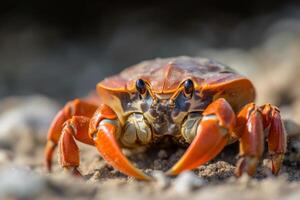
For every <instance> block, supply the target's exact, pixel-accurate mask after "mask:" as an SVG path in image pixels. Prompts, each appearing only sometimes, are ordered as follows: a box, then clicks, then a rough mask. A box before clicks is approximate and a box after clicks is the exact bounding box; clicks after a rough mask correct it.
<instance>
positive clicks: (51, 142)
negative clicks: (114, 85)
mask: <svg viewBox="0 0 300 200" xmlns="http://www.w3.org/2000/svg"><path fill="white" fill-rule="evenodd" d="M96 109H97V106H96V105H93V104H91V103H87V102H85V101H82V100H78V99H76V100H74V101H71V102H69V103H67V104H66V105H65V107H64V108H63V109H62V110H61V111H59V112H58V113H57V115H56V117H55V118H54V120H53V122H52V124H51V126H50V128H49V131H48V139H47V144H46V148H45V163H46V166H47V169H48V170H49V171H51V165H52V156H53V152H54V150H55V148H56V146H57V144H58V141H59V140H60V137H61V135H62V133H63V128H64V123H65V122H66V121H67V120H69V119H71V118H72V117H73V116H86V117H88V118H90V117H92V115H93V114H94V112H95V110H96ZM73 122H74V120H73ZM68 135H69V134H66V136H64V137H66V138H67V137H69V136H68ZM83 135H84V134H83ZM86 135H87V134H86ZM76 137H79V136H76ZM82 141H83V142H85V143H88V144H91V143H90V141H89V142H87V141H86V138H85V139H84V138H83V139H82Z"/></svg>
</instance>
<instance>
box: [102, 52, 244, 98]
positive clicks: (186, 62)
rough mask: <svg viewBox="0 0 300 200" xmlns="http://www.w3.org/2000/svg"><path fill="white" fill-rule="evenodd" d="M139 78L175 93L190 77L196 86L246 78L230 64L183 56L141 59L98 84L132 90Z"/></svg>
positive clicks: (161, 90) (156, 90) (153, 87)
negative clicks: (229, 65)
mask: <svg viewBox="0 0 300 200" xmlns="http://www.w3.org/2000/svg"><path fill="white" fill-rule="evenodd" d="M139 78H142V79H143V80H145V81H147V82H148V84H149V85H150V86H151V90H152V91H153V92H154V93H172V92H174V91H175V90H176V89H177V88H178V86H179V85H180V83H181V82H182V81H184V80H186V79H188V78H191V79H192V80H193V81H194V83H195V86H196V88H197V87H203V86H206V85H214V84H220V83H224V84H225V83H226V82H231V81H234V80H237V79H244V77H242V76H241V75H239V74H237V73H235V72H234V71H233V70H232V69H231V68H229V67H228V66H225V65H223V64H221V63H218V62H216V61H214V60H210V59H206V58H191V57H187V56H181V57H175V58H165V59H159V58H158V59H155V60H149V61H144V62H141V63H139V64H137V65H134V66H132V67H129V68H127V69H125V70H124V71H122V72H121V73H120V74H118V75H115V76H112V77H108V78H106V79H105V80H103V81H102V82H100V83H99V84H98V87H101V88H102V89H107V90H113V91H120V92H122V91H123V92H125V91H128V92H132V91H134V90H135V81H136V80H137V79H139Z"/></svg>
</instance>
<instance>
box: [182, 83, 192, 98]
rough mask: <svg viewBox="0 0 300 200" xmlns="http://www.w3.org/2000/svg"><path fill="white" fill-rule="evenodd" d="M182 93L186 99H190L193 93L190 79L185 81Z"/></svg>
mask: <svg viewBox="0 0 300 200" xmlns="http://www.w3.org/2000/svg"><path fill="white" fill-rule="evenodd" d="M183 87H184V89H183V93H184V95H185V96H186V97H188V98H191V97H192V94H193V91H194V83H193V81H192V80H191V79H187V80H186V81H185V82H184V84H183Z"/></svg>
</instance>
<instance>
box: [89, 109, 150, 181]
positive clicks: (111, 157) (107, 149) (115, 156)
mask: <svg viewBox="0 0 300 200" xmlns="http://www.w3.org/2000/svg"><path fill="white" fill-rule="evenodd" d="M97 112H99V114H97ZM94 116H95V117H96V118H98V119H95V118H94V119H92V121H93V120H96V121H98V122H99V117H100V118H101V117H103V116H104V117H105V116H106V118H105V119H104V120H103V121H101V122H100V124H99V125H98V126H96V127H95V128H96V131H92V132H93V134H92V137H93V140H94V142H95V146H96V148H97V150H98V151H99V153H100V154H101V156H102V157H103V158H104V159H105V160H106V161H107V162H108V163H109V164H110V165H112V166H113V167H114V168H116V169H118V170H119V171H121V172H123V173H124V174H127V175H129V176H133V177H135V178H137V179H140V180H151V177H150V176H148V175H146V174H145V173H143V172H142V171H141V170H139V169H137V168H136V167H135V166H134V165H133V164H132V163H131V162H130V161H129V160H128V159H127V158H126V157H125V155H124V154H123V153H122V150H121V148H120V147H119V145H118V143H117V141H116V135H117V128H118V127H117V125H116V120H114V119H113V118H115V117H114V113H111V111H110V108H109V107H108V106H102V107H100V109H99V110H97V111H96V114H95V115H94ZM107 117H109V118H110V119H107ZM93 124H94V123H92V126H93ZM92 130H95V129H94V128H92Z"/></svg>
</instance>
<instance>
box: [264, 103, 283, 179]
mask: <svg viewBox="0 0 300 200" xmlns="http://www.w3.org/2000/svg"><path fill="white" fill-rule="evenodd" d="M261 109H262V113H263V124H264V128H265V129H268V130H269V132H268V153H269V157H270V158H269V159H268V161H269V162H268V168H269V169H270V170H271V171H272V173H273V174H278V172H279V170H280V168H281V165H282V162H283V158H284V153H285V152H286V143H287V139H286V132H285V128H284V125H283V123H282V120H281V116H280V111H279V109H278V108H276V107H275V106H272V105H270V104H266V105H264V106H262V107H261Z"/></svg>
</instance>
